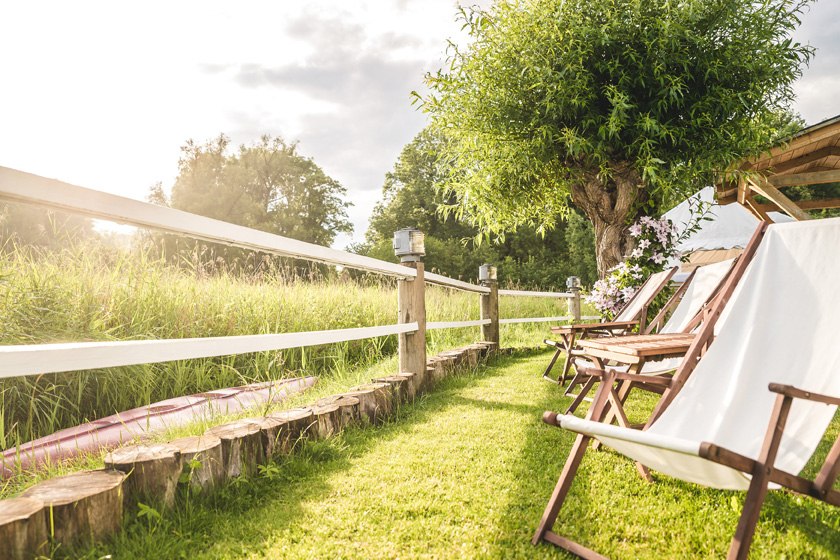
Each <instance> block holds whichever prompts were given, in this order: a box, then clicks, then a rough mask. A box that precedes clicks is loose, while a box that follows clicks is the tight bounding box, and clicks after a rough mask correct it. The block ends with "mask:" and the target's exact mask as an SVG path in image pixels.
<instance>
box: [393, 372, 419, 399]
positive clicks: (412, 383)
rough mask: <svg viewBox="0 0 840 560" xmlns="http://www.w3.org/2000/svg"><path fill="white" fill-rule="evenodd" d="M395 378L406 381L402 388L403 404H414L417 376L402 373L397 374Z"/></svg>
mask: <svg viewBox="0 0 840 560" xmlns="http://www.w3.org/2000/svg"><path fill="white" fill-rule="evenodd" d="M396 377H401V378H403V379H405V381H406V383H405V387H404V389H405V393H404V399H405V401H404V402H414V399H416V398H417V379H416V378H417V374H415V373H414V372H413V371H404V372H401V373H398V374H397V375H396Z"/></svg>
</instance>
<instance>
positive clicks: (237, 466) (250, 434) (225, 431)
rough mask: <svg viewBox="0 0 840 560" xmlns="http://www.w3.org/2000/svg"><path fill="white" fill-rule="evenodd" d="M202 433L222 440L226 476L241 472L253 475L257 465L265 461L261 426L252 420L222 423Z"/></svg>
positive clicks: (236, 474)
mask: <svg viewBox="0 0 840 560" xmlns="http://www.w3.org/2000/svg"><path fill="white" fill-rule="evenodd" d="M204 434H205V435H208V436H216V437H217V438H219V439H220V440H222V458H223V460H224V465H225V475H226V476H227V477H228V478H236V477H237V476H240V475H243V474H244V475H247V476H254V475H255V474H256V473H257V466H258V465H261V464H263V463H265V448H264V447H263V441H262V427H261V426H260V425H259V424H255V423H254V422H253V421H250V420H238V421H236V422H230V423H229V424H222V425H221V426H216V427H215V428H210V429H209V430H207V431H206V432H204Z"/></svg>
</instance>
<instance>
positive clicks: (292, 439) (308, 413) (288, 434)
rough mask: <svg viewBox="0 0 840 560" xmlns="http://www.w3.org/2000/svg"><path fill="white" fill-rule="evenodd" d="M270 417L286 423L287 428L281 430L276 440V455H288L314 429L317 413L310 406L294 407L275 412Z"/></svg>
mask: <svg viewBox="0 0 840 560" xmlns="http://www.w3.org/2000/svg"><path fill="white" fill-rule="evenodd" d="M268 418H273V419H275V420H278V421H281V422H284V423H285V428H284V429H282V430H280V435H279V438H278V439H277V441H275V442H274V453H275V455H288V454H289V453H291V452H292V451H294V448H295V446H296V445H298V443H299V442H301V441H303V440H304V439H305V438H306V437H307V436H308V434H309V432H310V430H313V429H314V427H315V426H314V424H315V415H314V414H313V413H312V409H310V408H293V409H291V410H282V411H280V412H273V413H271V414H269V415H268Z"/></svg>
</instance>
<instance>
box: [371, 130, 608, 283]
mask: <svg viewBox="0 0 840 560" xmlns="http://www.w3.org/2000/svg"><path fill="white" fill-rule="evenodd" d="M444 144H445V140H444V139H443V138H442V137H441V135H440V134H437V133H435V132H433V131H430V130H428V129H427V130H424V131H422V132H420V133H419V134H418V135H417V136H416V137H415V138H414V140H412V141H411V142H410V143H409V144H407V145H406V146H405V147H404V148H403V150H402V153H401V154H400V157H399V159H398V160H397V162H396V163H395V165H394V169H393V170H392V171H391V172H389V173H388V174H386V176H385V183H384V185H383V187H382V192H383V199H382V200H381V201H380V202H379V203H378V204H377V205H376V207H375V208H374V211H373V215H372V216H371V219H370V226H369V228H368V230H367V233H366V236H365V243H363V244H362V245H360V246H357V247H356V248H355V250H356V251H358V252H360V253H364V254H366V255H369V256H372V257H376V258H379V259H383V260H390V261H395V260H396V258H395V257H394V251H393V248H392V247H391V240H392V238H393V234H394V232H395V231H397V230H398V229H401V228H404V227H415V228H417V229H419V230H421V231H422V232H424V233H425V234H426V257H425V259H424V260H425V263H426V268H427V269H428V270H433V271H436V272H439V273H442V274H445V275H447V276H451V277H453V278H462V279H475V278H476V277H477V275H478V268H479V266H481V265H482V264H483V263H486V262H488V263H493V264H495V265H497V266H498V268H499V278H500V280H502V282H503V283H506V284H511V285H517V286H522V287H528V288H539V289H550V288H557V289H564V286H565V281H566V278H567V277H568V276H579V277H581V278H583V281H584V282H586V283H591V282H593V281H594V280H595V278H596V271H595V260H594V254H595V250H594V239H593V235H592V228H591V226H590V225H589V224H588V222H587V221H586V220H585V219H584V218H583V217H581V216H580V215H579V214H577V213H573V214H572V215H571V217H570V220H569V223H568V224H561V225H560V227H557V228H555V229H553V230H551V231H549V232H547V233H546V234H545V235H542V234H540V233H538V232H537V231H536V230H535V229H534V228H533V227H530V226H523V227H521V228H519V230H518V231H516V232H514V233H509V234H507V235H505V236H504V238H503V239H499V240H496V241H495V242H494V243H481V244H476V242H475V241H476V238H477V237H478V229H477V228H476V227H475V226H474V225H471V224H468V223H465V222H464V221H462V220H460V219H458V217H457V216H456V215H454V214H453V213H452V212H445V210H446V209H447V208H449V207H450V206H451V205H453V204H455V203H456V202H457V199H456V198H455V197H454V195H453V194H452V193H447V192H444V191H443V190H442V189H441V188H440V187H441V185H442V184H443V183H444V181H445V178H446V177H447V176H448V174H449V171H448V169H446V166H447V165H448V162H447V161H445V160H441V158H440V154H441V153H442V152H444V151H445V150H444V149H443V145H444Z"/></svg>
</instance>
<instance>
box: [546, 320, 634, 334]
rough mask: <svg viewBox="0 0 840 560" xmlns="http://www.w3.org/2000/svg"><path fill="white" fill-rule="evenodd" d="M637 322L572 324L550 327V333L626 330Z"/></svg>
mask: <svg viewBox="0 0 840 560" xmlns="http://www.w3.org/2000/svg"><path fill="white" fill-rule="evenodd" d="M638 324H639V322H638V321H612V322H609V323H573V324H571V325H558V326H556V327H551V332H555V333H560V332H563V331H564V330H565V331H590V330H609V329H626V328H628V327H632V326H635V325H638Z"/></svg>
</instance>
